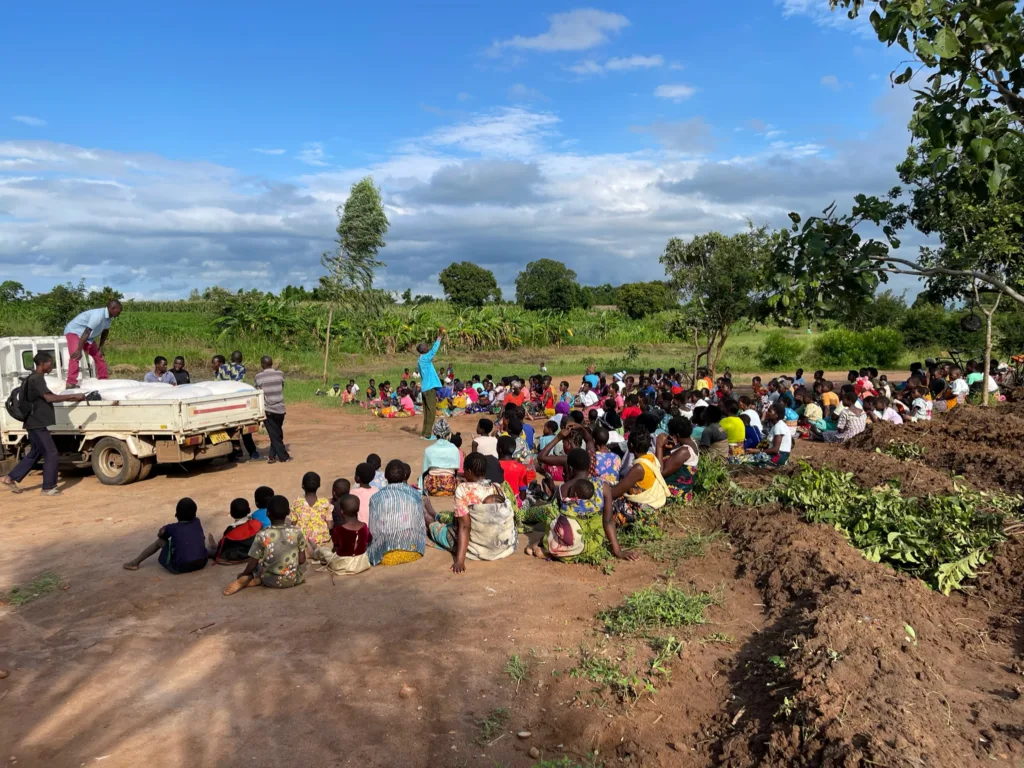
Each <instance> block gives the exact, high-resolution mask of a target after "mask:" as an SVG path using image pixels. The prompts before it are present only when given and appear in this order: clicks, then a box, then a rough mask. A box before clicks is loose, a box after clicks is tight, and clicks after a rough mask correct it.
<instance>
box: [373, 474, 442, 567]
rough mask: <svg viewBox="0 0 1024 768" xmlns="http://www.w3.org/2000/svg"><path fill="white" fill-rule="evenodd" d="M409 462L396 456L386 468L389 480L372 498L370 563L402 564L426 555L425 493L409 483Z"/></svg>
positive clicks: (386, 476) (386, 475)
mask: <svg viewBox="0 0 1024 768" xmlns="http://www.w3.org/2000/svg"><path fill="white" fill-rule="evenodd" d="M411 474H412V470H411V469H410V468H409V465H408V464H406V463H404V462H402V461H399V460H398V459H393V460H392V461H389V462H388V465H387V467H385V468H384V478H385V479H386V480H387V481H388V484H387V485H386V486H384V487H383V488H381V489H380V490H379V491H377V493H375V494H374V495H373V497H372V498H371V499H370V515H369V518H370V522H369V524H368V527H369V529H370V535H371V536H372V537H373V538H372V540H371V541H370V548H369V549H368V550H367V551H366V554H367V557H369V558H370V565H401V564H402V563H410V562H413V561H414V560H419V559H420V558H421V557H423V553H424V551H426V548H427V536H426V531H425V530H424V529H423V497H422V496H421V495H420V492H419V491H418V490H416V489H415V488H413V487H412V486H411V485H409V484H408V482H407V481H408V480H409V476H410V475H411Z"/></svg>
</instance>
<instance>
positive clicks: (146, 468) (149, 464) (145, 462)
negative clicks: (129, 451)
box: [136, 456, 156, 482]
mask: <svg viewBox="0 0 1024 768" xmlns="http://www.w3.org/2000/svg"><path fill="white" fill-rule="evenodd" d="M139 461H141V462H142V466H141V467H140V468H139V476H138V478H136V479H137V480H138V481H139V482H142V481H143V480H145V479H146V478H147V477H149V476H150V475H151V474H153V470H154V469H156V458H154V457H153V456H150V457H149V458H146V459H139Z"/></svg>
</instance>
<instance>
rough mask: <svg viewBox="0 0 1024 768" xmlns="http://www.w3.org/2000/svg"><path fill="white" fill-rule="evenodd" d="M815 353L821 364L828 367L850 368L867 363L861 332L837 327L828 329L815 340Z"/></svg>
mask: <svg viewBox="0 0 1024 768" xmlns="http://www.w3.org/2000/svg"><path fill="white" fill-rule="evenodd" d="M814 354H815V355H816V356H817V358H818V361H819V363H820V364H821V365H823V366H825V367H827V368H849V367H850V366H854V365H856V366H861V365H867V364H868V363H867V361H866V360H864V348H863V346H862V338H861V334H859V333H857V332H856V331H848V330H846V329H845V328H837V329H836V330H834V331H826V332H825V333H823V334H821V335H820V336H819V337H818V338H816V339H815V340H814Z"/></svg>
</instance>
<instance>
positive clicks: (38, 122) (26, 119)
mask: <svg viewBox="0 0 1024 768" xmlns="http://www.w3.org/2000/svg"><path fill="white" fill-rule="evenodd" d="M11 120H14V121H15V122H18V123H23V124H25V125H31V126H32V127H33V128H42V127H43V126H44V125H46V121H45V120H43V118H41V117H32V116H31V115H15V116H14V117H12V118H11Z"/></svg>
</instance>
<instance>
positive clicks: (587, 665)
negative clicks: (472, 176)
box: [569, 646, 658, 704]
mask: <svg viewBox="0 0 1024 768" xmlns="http://www.w3.org/2000/svg"><path fill="white" fill-rule="evenodd" d="M569 676H570V677H578V678H582V679H585V680H589V681H590V682H592V683H596V684H597V688H596V689H595V690H596V691H597V692H600V691H603V690H605V689H607V690H608V691H610V692H611V693H612V695H613V696H615V697H616V698H617V699H619V701H622V702H624V703H627V704H630V703H633V702H635V701H636V700H637V699H639V698H640V697H641V696H643V695H644V694H645V693H648V694H653V693H657V692H658V689H657V688H655V687H654V684H653V683H652V682H651V681H650V680H649V679H647V678H643V677H641V676H640V675H638V674H637V673H636V672H624V671H623V670H622V667H621V666H620V665H619V663H618V662H617V661H613V660H612V659H609V658H607V657H605V656H602V655H601V654H600V653H599V652H598V651H597V650H595V649H592V648H587V647H586V646H580V658H579V663H578V664H577V665H576V666H575V667H573V668H572V669H570V670H569Z"/></svg>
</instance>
